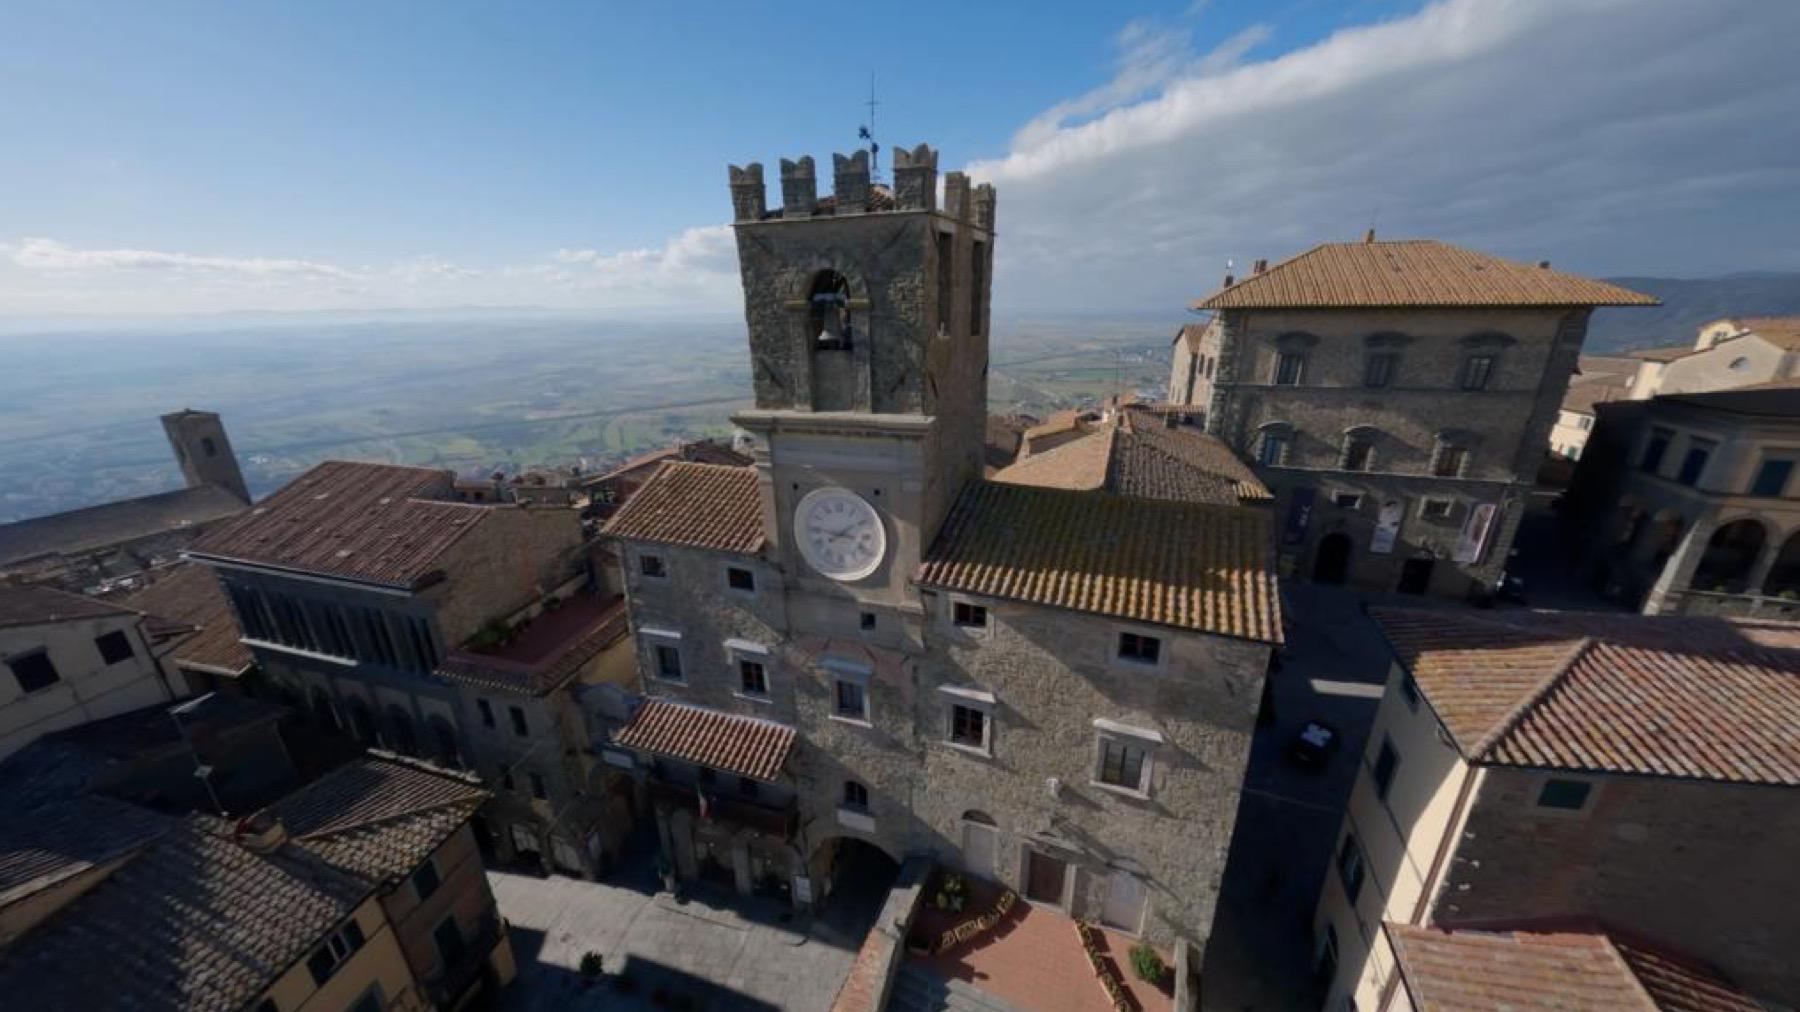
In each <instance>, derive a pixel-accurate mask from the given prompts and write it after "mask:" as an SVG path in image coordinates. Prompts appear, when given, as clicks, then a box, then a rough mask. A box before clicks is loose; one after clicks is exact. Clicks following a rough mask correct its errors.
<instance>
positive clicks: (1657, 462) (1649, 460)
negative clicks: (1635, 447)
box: [1638, 429, 1675, 474]
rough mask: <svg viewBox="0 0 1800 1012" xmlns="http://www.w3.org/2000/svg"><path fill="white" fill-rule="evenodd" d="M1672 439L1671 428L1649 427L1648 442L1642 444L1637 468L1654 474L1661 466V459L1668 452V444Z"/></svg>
mask: <svg viewBox="0 0 1800 1012" xmlns="http://www.w3.org/2000/svg"><path fill="white" fill-rule="evenodd" d="M1674 441H1675V433H1674V431H1673V430H1671V429H1651V430H1650V442H1648V443H1646V444H1645V445H1644V457H1643V459H1642V460H1640V461H1638V469H1639V470H1641V471H1648V472H1650V473H1651V474H1655V473H1656V471H1657V470H1658V469H1659V468H1661V467H1662V459H1663V457H1664V455H1666V454H1667V453H1668V452H1669V444H1670V443H1672V442H1674Z"/></svg>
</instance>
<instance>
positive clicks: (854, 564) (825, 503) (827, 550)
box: [794, 488, 887, 580]
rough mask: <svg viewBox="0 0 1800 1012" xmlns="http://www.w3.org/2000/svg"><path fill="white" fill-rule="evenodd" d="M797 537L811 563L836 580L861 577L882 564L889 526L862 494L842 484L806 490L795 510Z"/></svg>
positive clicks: (802, 550)
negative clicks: (847, 488) (865, 500)
mask: <svg viewBox="0 0 1800 1012" xmlns="http://www.w3.org/2000/svg"><path fill="white" fill-rule="evenodd" d="M794 537H795V538H797V539H798V540H799V542H800V554H801V555H803V556H805V557H806V561H807V564H808V565H811V566H812V567H813V568H814V569H816V570H818V571H819V572H821V573H823V574H825V575H826V576H829V577H831V578H832V579H834V580H860V579H862V578H863V577H865V576H868V575H869V574H870V573H873V572H875V570H876V569H877V568H879V567H880V566H881V558H882V556H883V555H885V554H886V553H887V530H886V529H885V528H883V527H882V526H881V515H880V514H879V513H876V512H875V507H873V506H870V505H869V504H868V503H867V502H864V501H863V498H862V497H861V496H859V495H857V494H856V493H854V492H851V491H848V490H846V489H841V488H817V489H813V490H812V491H811V492H808V493H806V495H805V497H803V498H802V499H801V500H800V506H799V507H798V508H797V509H795V510H794Z"/></svg>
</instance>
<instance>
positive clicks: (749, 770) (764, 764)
mask: <svg viewBox="0 0 1800 1012" xmlns="http://www.w3.org/2000/svg"><path fill="white" fill-rule="evenodd" d="M613 744H615V745H618V746H619V747H620V748H629V749H639V750H642V751H645V752H652V753H655V754H656V755H664V756H670V757H672V758H675V759H685V760H687V761H688V762H693V763H699V764H700V765H702V766H708V767H711V768H713V769H716V770H722V771H724V772H726V773H736V774H738V775H740V776H746V777H752V778H754V779H757V780H774V779H775V778H776V777H778V776H780V775H781V768H782V766H783V765H785V764H786V763H787V757H788V753H789V752H790V751H792V750H793V747H794V729H793V728H791V727H788V726H787V725H786V724H777V723H775V722H774V721H772V720H762V719H760V718H757V717H740V716H738V715H736V714H731V713H723V712H720V711H718V710H710V709H707V708H705V707H702V706H691V705H689V704H687V703H678V702H675V701H674V700H670V699H657V698H652V699H646V700H645V701H644V703H643V705H642V706H640V707H638V711H637V712H636V713H634V714H632V716H631V721H630V722H629V723H627V724H626V725H625V726H624V727H623V728H621V729H620V730H619V732H618V733H617V734H615V735H614V736H613Z"/></svg>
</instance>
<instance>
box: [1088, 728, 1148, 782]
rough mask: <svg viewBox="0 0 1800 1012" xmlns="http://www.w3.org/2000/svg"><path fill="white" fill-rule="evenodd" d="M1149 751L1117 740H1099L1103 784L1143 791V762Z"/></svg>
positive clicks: (1140, 746)
mask: <svg viewBox="0 0 1800 1012" xmlns="http://www.w3.org/2000/svg"><path fill="white" fill-rule="evenodd" d="M1148 755H1149V750H1148V749H1146V748H1144V746H1142V745H1135V744H1133V743H1131V742H1128V741H1124V740H1122V739H1119V738H1102V739H1100V773H1099V779H1100V782H1101V783H1103V784H1111V785H1112V786H1114V787H1123V788H1125V789H1126V790H1131V791H1141V790H1143V789H1144V760H1145V759H1146V758H1147V757H1148Z"/></svg>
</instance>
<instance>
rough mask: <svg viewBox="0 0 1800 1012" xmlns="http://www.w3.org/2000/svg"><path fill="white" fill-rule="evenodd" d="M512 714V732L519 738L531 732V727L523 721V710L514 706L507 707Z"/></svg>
mask: <svg viewBox="0 0 1800 1012" xmlns="http://www.w3.org/2000/svg"><path fill="white" fill-rule="evenodd" d="M507 710H509V711H510V712H511V714H512V727H513V734H516V735H518V736H519V737H521V738H524V737H526V736H527V735H529V734H531V727H530V726H529V725H527V724H526V723H525V711H524V710H522V709H520V708H519V707H516V706H509V707H507Z"/></svg>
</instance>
